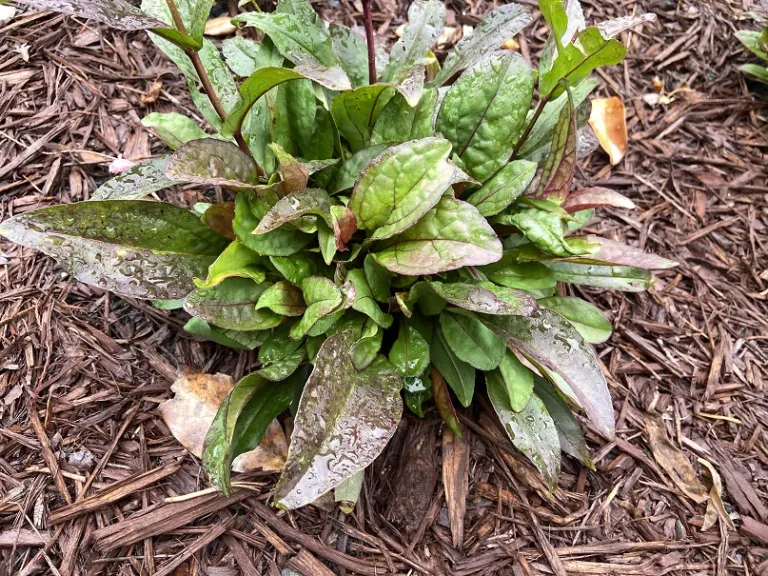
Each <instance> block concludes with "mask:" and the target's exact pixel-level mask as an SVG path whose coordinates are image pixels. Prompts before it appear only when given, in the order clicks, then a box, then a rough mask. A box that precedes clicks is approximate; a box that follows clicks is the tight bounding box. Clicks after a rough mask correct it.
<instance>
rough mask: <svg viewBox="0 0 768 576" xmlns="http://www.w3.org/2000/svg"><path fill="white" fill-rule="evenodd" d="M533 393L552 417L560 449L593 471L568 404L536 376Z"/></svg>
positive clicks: (585, 443)
mask: <svg viewBox="0 0 768 576" xmlns="http://www.w3.org/2000/svg"><path fill="white" fill-rule="evenodd" d="M533 390H534V393H535V394H536V396H538V397H539V398H540V399H541V401H542V402H543V403H544V406H545V407H546V409H547V412H549V415H550V416H552V420H553V421H554V422H555V428H557V435H558V437H559V439H560V449H561V450H562V451H563V452H565V453H566V454H569V455H571V456H573V457H574V458H576V459H577V460H578V461H579V462H581V463H582V464H584V465H585V466H586V467H587V468H589V469H590V470H594V469H595V464H594V463H593V462H592V459H591V458H590V456H589V448H587V442H586V441H585V440H584V434H583V433H582V431H581V426H579V423H578V422H577V421H576V419H575V418H574V417H573V414H572V413H571V409H570V408H569V407H568V404H566V403H565V401H564V400H563V399H562V398H561V397H560V395H559V394H558V393H557V390H555V388H554V387H553V386H552V384H550V383H549V382H547V381H546V380H544V379H543V378H540V377H538V376H536V377H535V378H534V388H533Z"/></svg>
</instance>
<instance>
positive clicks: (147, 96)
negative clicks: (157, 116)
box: [139, 80, 163, 104]
mask: <svg viewBox="0 0 768 576" xmlns="http://www.w3.org/2000/svg"><path fill="white" fill-rule="evenodd" d="M162 89H163V81H162V80H155V81H154V82H152V85H151V86H150V87H149V90H147V91H146V92H144V93H143V94H141V95H140V96H139V100H141V103H142V104H153V103H155V102H157V99H158V98H159V97H160V90H162Z"/></svg>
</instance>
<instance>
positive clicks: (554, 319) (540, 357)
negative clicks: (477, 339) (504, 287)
mask: <svg viewBox="0 0 768 576" xmlns="http://www.w3.org/2000/svg"><path fill="white" fill-rule="evenodd" d="M483 321H484V322H485V323H486V324H487V325H488V326H489V327H490V328H491V329H492V330H494V331H495V332H496V333H497V334H498V335H499V336H501V337H502V338H504V339H506V340H507V342H508V344H509V345H510V346H512V347H513V348H515V349H516V350H518V351H519V352H520V353H522V354H523V355H524V356H526V357H527V358H529V359H530V360H532V361H533V362H535V363H536V364H538V365H541V366H543V367H544V368H546V369H547V370H551V371H552V372H555V373H557V374H558V375H559V376H560V377H562V378H563V380H564V381H565V383H566V384H567V385H568V386H569V387H570V388H571V390H572V391H573V393H574V394H575V396H576V398H578V401H579V403H580V404H581V406H582V407H583V408H584V411H585V412H586V414H587V417H588V418H589V419H590V421H591V422H592V423H593V424H594V426H595V428H596V429H597V431H598V432H600V434H602V435H603V436H604V437H606V438H609V439H611V438H613V437H614V434H615V427H614V420H613V404H612V402H611V395H610V393H609V391H608V385H607V384H606V382H605V377H604V376H603V373H602V370H601V369H600V364H599V363H598V361H597V358H596V357H595V354H594V352H593V351H592V349H591V348H590V347H589V344H587V343H586V342H585V341H584V339H583V338H582V337H581V335H580V334H579V333H578V332H577V331H576V329H575V328H574V327H573V326H571V324H570V323H569V322H568V321H567V320H566V319H565V318H563V317H562V316H560V315H559V314H556V313H555V312H552V311H550V310H547V309H546V308H539V309H538V310H537V311H536V312H534V313H533V314H531V315H530V316H487V315H484V316H483Z"/></svg>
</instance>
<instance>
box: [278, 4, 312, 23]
mask: <svg viewBox="0 0 768 576" xmlns="http://www.w3.org/2000/svg"><path fill="white" fill-rule="evenodd" d="M276 12H277V13H278V14H294V15H296V16H299V17H300V18H302V19H304V20H307V21H308V22H312V24H316V23H317V12H315V9H314V8H312V3H311V2H310V1H309V0H278V2H277V10H276Z"/></svg>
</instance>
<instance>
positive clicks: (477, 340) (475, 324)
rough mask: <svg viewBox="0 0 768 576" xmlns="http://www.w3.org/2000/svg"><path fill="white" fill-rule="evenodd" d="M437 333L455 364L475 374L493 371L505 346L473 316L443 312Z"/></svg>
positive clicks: (502, 341) (502, 354) (502, 355)
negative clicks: (460, 363)
mask: <svg viewBox="0 0 768 576" xmlns="http://www.w3.org/2000/svg"><path fill="white" fill-rule="evenodd" d="M440 329H441V331H442V334H443V337H444V338H445V341H446V342H447V343H448V346H449V347H450V349H451V350H452V351H453V353H454V354H455V355H456V357H457V358H458V359H459V360H463V361H464V362H466V363H467V364H470V365H472V366H474V367H475V368H477V369H478V370H493V369H494V368H496V367H497V366H498V365H499V363H500V362H501V359H502V358H503V357H504V351H505V350H506V349H507V345H506V344H505V343H504V340H502V339H501V338H499V337H498V336H497V335H496V334H494V333H493V331H492V330H491V329H490V328H488V327H487V326H486V325H485V324H483V323H482V322H481V321H480V320H478V319H477V318H475V317H473V316H469V315H465V314H459V313H452V312H448V311H443V313H442V314H440Z"/></svg>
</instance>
